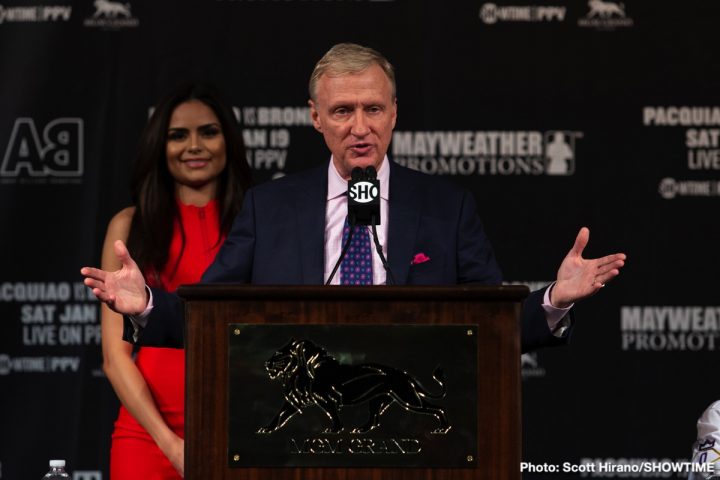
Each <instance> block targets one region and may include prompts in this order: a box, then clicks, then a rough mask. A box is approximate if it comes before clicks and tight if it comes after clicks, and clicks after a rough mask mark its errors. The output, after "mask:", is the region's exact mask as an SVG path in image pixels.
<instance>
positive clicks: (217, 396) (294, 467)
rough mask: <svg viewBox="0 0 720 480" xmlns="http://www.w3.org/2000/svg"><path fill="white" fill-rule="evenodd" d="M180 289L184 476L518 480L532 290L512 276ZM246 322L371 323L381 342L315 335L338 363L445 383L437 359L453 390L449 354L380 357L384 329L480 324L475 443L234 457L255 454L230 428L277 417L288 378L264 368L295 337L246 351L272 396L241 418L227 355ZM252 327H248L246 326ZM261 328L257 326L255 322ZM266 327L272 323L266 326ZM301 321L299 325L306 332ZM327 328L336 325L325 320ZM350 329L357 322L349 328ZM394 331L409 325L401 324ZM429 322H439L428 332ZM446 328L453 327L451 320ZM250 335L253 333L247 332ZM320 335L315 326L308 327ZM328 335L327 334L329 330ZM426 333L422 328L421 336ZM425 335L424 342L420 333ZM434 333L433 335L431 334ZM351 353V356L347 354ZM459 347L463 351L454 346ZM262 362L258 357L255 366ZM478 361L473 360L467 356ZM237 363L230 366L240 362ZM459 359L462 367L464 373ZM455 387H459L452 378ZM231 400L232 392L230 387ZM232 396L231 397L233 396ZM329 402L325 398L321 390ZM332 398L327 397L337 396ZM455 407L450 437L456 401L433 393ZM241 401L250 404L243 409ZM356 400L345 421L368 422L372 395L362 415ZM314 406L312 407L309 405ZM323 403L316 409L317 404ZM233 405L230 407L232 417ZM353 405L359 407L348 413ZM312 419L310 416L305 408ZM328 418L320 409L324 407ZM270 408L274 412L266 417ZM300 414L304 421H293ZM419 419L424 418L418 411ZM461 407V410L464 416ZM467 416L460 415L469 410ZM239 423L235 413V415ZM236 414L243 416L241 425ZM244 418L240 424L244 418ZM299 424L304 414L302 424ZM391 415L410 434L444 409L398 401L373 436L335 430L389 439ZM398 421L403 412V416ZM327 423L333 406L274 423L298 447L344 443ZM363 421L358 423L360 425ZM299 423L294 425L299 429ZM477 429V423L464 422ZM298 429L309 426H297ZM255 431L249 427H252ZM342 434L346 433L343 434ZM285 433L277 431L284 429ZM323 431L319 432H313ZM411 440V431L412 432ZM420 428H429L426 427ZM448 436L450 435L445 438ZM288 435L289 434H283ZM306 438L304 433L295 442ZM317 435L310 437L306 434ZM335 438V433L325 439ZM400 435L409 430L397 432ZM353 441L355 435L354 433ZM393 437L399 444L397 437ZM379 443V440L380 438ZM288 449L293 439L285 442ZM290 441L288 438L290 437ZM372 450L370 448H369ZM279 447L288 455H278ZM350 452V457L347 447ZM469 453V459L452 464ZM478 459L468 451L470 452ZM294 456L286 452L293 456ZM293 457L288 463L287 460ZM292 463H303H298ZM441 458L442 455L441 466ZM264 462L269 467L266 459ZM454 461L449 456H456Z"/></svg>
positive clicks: (432, 424)
mask: <svg viewBox="0 0 720 480" xmlns="http://www.w3.org/2000/svg"><path fill="white" fill-rule="evenodd" d="M179 293H180V296H181V297H182V298H183V299H184V300H185V315H186V323H185V327H186V328H185V338H186V366H187V368H186V400H185V401H186V408H185V412H186V413H185V414H186V421H185V431H186V434H185V476H186V478H189V479H191V480H192V479H207V478H213V479H216V478H217V479H230V480H259V479H263V480H285V479H288V480H289V479H299V478H302V479H303V480H367V479H369V478H382V479H383V480H469V479H483V480H486V479H488V480H501V479H502V480H507V479H510V480H519V479H520V470H519V466H520V445H521V440H522V439H521V431H520V336H519V322H518V318H519V313H520V309H521V302H522V299H523V298H524V297H525V296H526V295H527V288H525V287H517V286H507V287H476V286H472V287H379V286H375V287H340V286H338V287H304V286H301V287H296V286H292V287H282V286H280V287H258V286H236V285H197V286H191V287H181V289H180V290H179ZM234 324H241V325H240V326H239V327H235V328H239V329H240V334H239V335H238V337H242V335H243V333H242V332H243V329H248V328H250V327H251V325H267V326H285V327H287V328H290V327H292V328H294V327H305V328H309V329H313V328H317V329H318V330H317V332H321V331H322V328H321V326H334V327H340V326H346V327H347V328H350V329H352V328H354V327H355V326H369V327H373V328H375V329H376V330H375V332H377V333H375V334H373V336H374V338H368V339H367V340H368V342H370V341H371V342H370V343H377V344H378V345H377V348H376V349H375V350H371V349H370V348H369V347H368V345H369V343H367V342H365V340H363V339H362V338H361V337H358V338H356V337H357V335H356V334H353V335H347V334H346V337H345V338H347V339H348V342H349V343H346V344H341V343H337V342H339V341H340V336H338V338H337V339H336V338H335V336H333V335H332V334H329V333H328V334H327V335H325V334H322V335H320V334H318V335H319V336H316V337H312V338H310V340H312V341H317V344H318V345H319V347H321V348H323V349H324V350H325V351H326V352H327V353H328V354H330V355H331V356H333V357H335V359H336V360H337V361H338V362H339V363H340V364H346V365H358V364H361V363H377V364H382V365H385V366H389V367H393V368H396V369H397V370H400V371H406V372H407V373H408V374H409V375H411V376H412V377H413V378H418V379H419V380H420V382H421V383H422V384H423V385H424V386H426V387H427V389H428V390H432V391H433V392H434V393H436V392H437V390H434V389H435V388H439V387H438V385H437V382H436V381H435V380H433V378H432V374H433V372H434V371H435V367H436V365H437V364H438V363H442V364H443V365H442V367H443V368H444V375H445V381H446V382H447V383H446V385H447V388H448V392H450V388H451V383H452V384H453V385H454V380H453V382H451V376H452V375H454V373H453V369H454V368H455V367H449V366H447V365H449V364H446V362H449V361H450V360H447V359H445V358H443V359H442V360H441V361H440V359H438V360H437V361H436V360H434V359H432V358H430V357H428V354H427V353H426V354H424V355H422V356H420V355H419V354H418V353H417V351H415V353H412V354H410V355H408V356H407V357H406V358H405V359H404V360H402V362H400V358H401V357H403V356H402V355H398V357H393V358H389V357H383V356H380V352H383V351H385V350H387V348H385V349H384V348H381V347H380V345H381V342H382V338H383V337H385V336H387V335H390V336H392V335H398V334H395V333H392V330H393V329H395V328H398V327H399V326H401V327H415V326H418V325H424V326H445V325H447V326H457V327H458V328H459V329H463V328H465V329H467V326H468V325H471V328H472V329H474V332H476V335H474V336H475V338H476V340H475V342H476V344H475V345H476V346H475V355H476V357H475V362H474V364H475V366H476V367H475V368H476V369H477V370H476V372H477V373H476V379H477V380H476V383H475V386H476V394H475V399H476V404H477V410H476V412H477V413H476V420H475V424H474V433H475V437H476V442H475V445H476V446H475V452H476V454H475V455H473V454H472V453H466V451H465V450H466V448H465V445H471V444H472V440H468V443H467V444H464V443H460V442H458V443H457V444H453V445H458V448H459V449H460V450H461V451H458V452H452V455H451V454H450V453H448V455H447V456H446V457H443V458H440V457H438V458H435V459H434V460H433V462H437V463H434V465H436V466H412V465H410V464H406V465H400V466H384V465H380V464H374V465H373V466H358V465H357V464H353V463H352V461H348V463H343V464H342V465H337V464H334V465H333V466H302V465H301V463H302V462H305V461H306V460H305V458H309V457H316V456H317V455H310V454H303V453H298V454H295V455H296V457H293V454H292V453H287V451H285V453H284V454H283V453H282V451H281V450H278V451H277V452H276V453H277V461H278V464H279V463H280V462H285V463H283V465H284V466H278V464H272V465H274V466H269V465H271V464H270V463H267V464H266V463H265V460H263V461H259V462H258V463H256V464H253V465H251V464H249V463H248V464H246V465H244V466H232V465H237V464H240V463H242V462H243V461H248V462H250V461H251V460H249V459H245V458H244V457H245V455H246V453H245V452H247V450H242V448H244V447H242V444H240V446H238V445H235V444H233V445H232V447H233V448H236V449H237V450H236V451H233V448H231V441H230V438H231V431H232V430H231V429H234V428H241V429H244V430H245V432H246V433H247V432H248V431H250V430H252V429H255V428H256V427H257V429H256V430H255V431H258V430H259V429H260V428H267V427H268V426H270V425H271V423H270V422H271V421H272V419H273V418H274V415H277V413H278V412H280V410H281V409H282V406H283V405H284V402H285V400H286V398H285V395H284V393H283V387H282V382H278V381H277V380H272V379H271V378H270V377H269V375H268V371H267V369H266V368H265V362H266V361H267V360H268V359H270V358H271V357H272V356H273V355H274V354H275V353H276V352H278V351H279V350H281V349H282V348H283V347H285V346H286V345H287V344H288V343H289V341H290V339H289V338H285V337H283V336H278V337H277V339H276V340H274V341H272V342H270V341H268V342H266V343H265V344H262V345H264V346H263V348H262V349H258V351H256V352H254V353H253V354H252V355H248V359H247V361H250V359H252V362H253V363H254V367H253V368H255V369H256V370H255V373H254V374H253V375H254V376H255V377H256V378H255V379H254V381H256V382H257V383H256V384H255V385H257V387H256V388H264V389H267V391H266V394H267V395H268V398H270V399H271V404H270V405H267V404H266V401H265V400H263V401H262V402H261V403H263V405H262V408H260V407H258V409H257V410H254V411H253V413H252V414H251V415H250V416H247V417H245V418H244V419H243V417H242V413H241V411H238V414H237V415H240V416H237V415H236V414H235V413H231V412H233V406H232V405H231V403H230V399H231V395H232V394H231V390H230V385H231V381H229V379H230V375H231V373H230V371H231V367H230V363H231V361H233V362H237V361H239V362H242V361H243V360H242V357H243V355H238V356H237V360H231V355H230V354H229V352H230V346H231V341H230V337H231V336H234V333H233V332H232V331H231V325H234ZM243 325H245V326H243ZM258 331H260V330H258ZM268 331H270V330H268ZM303 331H310V330H303V329H301V328H300V329H298V330H296V331H295V333H297V334H298V338H295V340H298V339H301V337H300V336H301V334H302V333H303ZM327 331H328V332H331V331H332V329H330V330H327ZM347 331H350V330H347ZM397 331H402V329H399V330H397ZM427 331H428V332H431V331H432V330H427ZM448 331H449V330H448ZM248 333H250V332H248ZM313 334H315V332H313ZM323 335H325V336H323ZM429 337H430V335H428V334H426V338H429ZM424 341H425V340H424ZM395 342H396V343H397V346H398V351H401V349H402V348H404V346H405V345H404V344H403V343H402V342H401V340H399V339H397V338H396V340H395ZM431 343H432V342H431ZM363 350H366V351H367V352H368V353H366V354H367V355H371V356H368V357H365V358H362V359H360V358H354V357H348V356H347V355H356V354H357V352H361V351H363ZM346 354H347V355H346ZM459 354H460V355H467V354H466V353H461V352H459ZM258 362H261V366H259V365H258ZM468 363H472V362H468ZM232 368H235V367H234V366H233V367H232ZM459 370H460V369H459V368H458V371H459ZM453 388H454V387H453ZM233 398H235V397H233ZM233 401H234V400H233ZM326 401H328V400H327V397H326ZM330 401H332V396H331V400H330ZM433 401H437V402H438V404H440V405H442V406H444V407H445V408H448V412H446V413H447V420H448V422H449V423H450V424H451V426H452V428H451V429H450V430H449V433H448V434H446V435H451V434H452V433H453V429H454V428H455V427H456V426H457V425H458V424H457V423H453V422H456V421H457V419H458V417H456V416H455V415H456V414H455V413H452V415H450V411H451V410H452V409H453V407H452V405H450V406H448V405H446V404H443V403H442V402H443V401H444V399H440V400H433ZM243 408H245V407H243ZM353 408H355V407H351V406H349V407H345V406H343V407H342V416H341V422H342V424H343V427H344V428H349V429H350V430H352V429H353V428H360V427H362V426H363V425H364V424H365V423H366V422H367V420H368V412H369V405H367V404H365V405H364V406H361V407H360V408H359V410H358V411H357V412H355V413H353V412H352V409H353ZM305 410H307V411H305ZM317 410H320V411H317ZM234 415H235V416H234ZM353 415H355V416H353ZM306 416H307V417H308V418H311V417H312V416H314V418H313V419H311V420H307V422H308V423H307V424H304V423H303V422H305V417H306ZM323 416H325V417H323ZM268 417H270V419H268ZM298 417H303V422H299V421H298ZM423 417H424V418H423ZM461 417H462V414H461ZM463 421H464V420H463ZM231 422H234V423H231ZM238 422H239V423H238ZM243 422H244V423H243ZM298 422H299V423H298ZM388 422H390V424H393V423H394V424H397V425H398V427H397V432H399V431H400V430H401V429H404V428H406V425H407V424H413V423H414V424H416V425H415V426H416V427H417V428H418V430H417V431H416V432H415V433H413V435H418V436H420V437H421V433H420V432H422V435H427V437H428V438H431V436H432V435H442V434H432V433H430V434H428V433H427V430H428V429H430V430H431V431H432V429H435V428H438V426H439V424H438V421H437V418H433V417H432V415H421V414H411V413H409V412H407V411H403V409H402V408H400V407H398V405H397V404H393V405H390V406H388V407H387V411H386V412H385V413H383V414H382V416H381V425H380V426H379V427H377V428H375V429H373V430H372V431H371V432H370V433H367V434H360V433H357V434H351V433H349V432H347V431H345V433H344V434H343V433H341V434H333V435H334V436H335V437H338V438H340V437H341V438H346V439H351V440H350V441H352V438H354V437H353V436H352V435H356V436H357V437H358V438H360V437H363V438H370V439H372V440H373V442H374V441H375V439H382V438H385V439H387V438H390V439H393V438H394V439H396V440H397V437H394V436H393V435H395V433H391V435H389V436H387V437H385V434H386V433H387V431H388V430H387V429H388V428H389V426H388ZM403 422H406V423H405V424H403ZM328 425H332V422H331V421H330V420H329V419H327V415H326V414H325V413H324V412H322V410H321V409H319V408H318V407H309V408H306V409H304V411H303V413H302V414H297V415H294V416H292V418H290V419H289V420H288V421H287V422H286V423H285V425H284V426H283V427H282V429H280V430H279V432H282V435H286V434H287V433H293V435H297V436H296V437H295V438H296V442H295V444H296V445H297V448H296V450H297V451H300V452H303V451H306V450H311V449H314V448H316V447H317V449H318V450H320V449H328V450H329V449H331V448H338V447H339V448H345V447H346V446H347V444H345V445H339V442H338V441H337V440H336V441H335V442H334V443H333V442H332V438H334V437H332V435H331V434H329V433H328V434H326V433H325V432H324V430H325V429H326V428H327V427H328ZM358 425H359V426H360V427H358ZM300 428H302V429H304V430H303V432H298V431H295V430H293V429H300ZM469 428H471V427H469ZM300 433H302V434H303V435H305V436H301V435H300ZM255 435H256V434H255V433H252V434H251V435H250V436H251V437H252V436H255ZM343 435H344V436H343ZM272 437H273V435H272V434H268V433H259V434H257V437H254V438H257V439H258V440H257V441H256V443H258V445H259V444H262V442H263V441H266V439H268V438H272ZM278 438H280V437H279V436H278ZM317 438H320V439H323V440H322V441H318V440H316V441H315V445H316V447H315V446H313V445H312V441H313V439H317ZM410 438H411V439H412V438H415V437H410ZM422 438H425V437H422ZM446 438H450V437H446ZM286 439H287V438H286ZM297 439H300V440H301V442H298V441H297ZM307 439H310V440H309V442H308V443H306V442H305V440H307ZM325 440H328V441H325ZM400 440H402V438H400ZM355 444H357V441H356V442H355ZM362 445H363V446H362V447H359V448H366V449H367V448H370V447H369V446H368V445H369V443H363V444H362ZM398 445H399V446H400V447H398ZM398 445H396V444H394V443H392V441H390V442H387V441H386V442H385V443H384V444H383V443H382V442H378V447H377V448H378V449H379V450H383V449H393V448H395V449H397V448H403V449H404V450H405V451H406V452H409V451H412V442H406V443H402V442H398ZM373 446H375V443H373ZM290 447H294V446H293V445H292V444H290ZM285 448H287V444H285ZM373 448H375V447H373ZM283 455H284V458H283ZM351 456H354V455H351ZM463 457H464V458H465V462H466V465H465V466H463V467H460V466H455V465H459V464H460V463H461V460H462V459H463ZM470 457H472V458H470ZM288 458H290V460H288ZM288 461H289V462H290V465H289V466H288V464H287V462H288ZM292 462H297V463H295V464H293V463H292ZM442 462H447V463H445V464H444V465H443V463H442ZM261 464H262V465H261ZM451 465H452V466H451Z"/></svg>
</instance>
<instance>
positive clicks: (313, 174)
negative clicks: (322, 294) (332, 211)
mask: <svg viewBox="0 0 720 480" xmlns="http://www.w3.org/2000/svg"><path fill="white" fill-rule="evenodd" d="M327 168H328V167H327V164H325V165H324V166H323V167H320V168H317V169H313V170H311V171H310V172H308V175H307V176H306V177H304V178H302V179H299V181H298V183H297V187H298V194H297V196H296V198H297V202H296V203H295V218H296V221H297V229H296V230H297V232H298V238H297V245H298V247H299V249H298V255H300V258H301V259H302V279H301V283H302V284H303V285H322V284H323V274H324V265H325V257H324V250H325V248H324V245H325V205H326V198H327Z"/></svg>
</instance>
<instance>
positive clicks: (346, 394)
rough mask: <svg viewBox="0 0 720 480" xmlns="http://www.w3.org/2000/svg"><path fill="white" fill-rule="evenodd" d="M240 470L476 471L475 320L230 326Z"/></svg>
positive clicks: (232, 456)
mask: <svg viewBox="0 0 720 480" xmlns="http://www.w3.org/2000/svg"><path fill="white" fill-rule="evenodd" d="M228 335H229V348H230V351H229V355H228V358H229V369H228V371H229V378H228V386H229V388H228V392H229V398H228V409H229V412H228V413H229V415H228V418H229V421H230V424H229V425H228V431H229V438H228V462H229V465H230V466H231V467H250V466H252V467H283V466H287V467H299V466H306V467H311V466H315V467H342V466H346V467H436V468H438V467H444V468H447V467H465V468H467V467H473V468H474V467H475V466H476V465H475V464H476V458H477V434H478V431H477V430H478V423H477V405H478V403H477V402H478V398H477V329H476V326H475V325H298V324H292V325H285V324H232V325H230V326H229V330H228Z"/></svg>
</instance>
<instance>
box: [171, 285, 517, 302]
mask: <svg viewBox="0 0 720 480" xmlns="http://www.w3.org/2000/svg"><path fill="white" fill-rule="evenodd" d="M529 292H530V290H529V289H528V287H527V286H525V285H499V286H489V285H439V286H411V285H403V286H379V285H372V286H363V287H358V286H352V287H350V286H339V285H329V286H319V285H313V286H308V285H272V286H269V285H247V284H233V283H202V284H194V285H182V286H180V288H178V290H177V293H178V295H179V296H180V297H181V298H183V299H185V300H219V299H226V300H229V299H237V300H241V299H253V300H259V299H274V300H278V299H297V300H302V299H305V300H321V299H325V298H327V299H341V298H342V299H356V300H357V299H367V300H391V299H396V300H412V299H423V300H484V301H510V302H512V301H522V300H523V299H524V298H525V297H527V295H528V293H529Z"/></svg>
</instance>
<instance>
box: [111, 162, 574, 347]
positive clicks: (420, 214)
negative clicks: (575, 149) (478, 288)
mask: <svg viewBox="0 0 720 480" xmlns="http://www.w3.org/2000/svg"><path fill="white" fill-rule="evenodd" d="M327 172H328V166H327V164H324V165H323V166H321V167H318V168H314V169H312V170H308V171H305V172H302V173H299V174H294V175H289V176H287V177H284V178H281V179H278V180H274V181H271V182H268V183H265V184H262V185H259V186H257V187H255V188H253V189H251V190H249V191H248V192H247V194H246V196H245V200H244V204H243V208H242V211H241V212H240V214H239V215H238V217H237V218H236V220H235V222H234V224H233V227H232V229H231V231H230V233H229V234H228V237H227V239H226V240H225V243H224V244H223V246H222V247H221V249H220V251H219V252H218V254H217V256H216V258H215V261H214V262H213V263H212V265H210V267H209V268H208V269H207V271H206V272H205V274H204V275H203V277H202V280H201V282H203V283H212V282H233V283H252V284H256V285H322V284H323V283H324V278H323V275H324V245H325V205H326V198H327ZM389 192H390V200H389V212H388V215H389V217H390V218H389V219H387V221H388V222H389V228H388V240H387V245H388V250H387V261H388V264H389V266H390V269H391V270H392V272H393V274H394V277H395V280H396V282H397V284H398V285H454V284H463V283H472V284H488V285H498V284H500V283H501V282H502V275H501V273H500V268H499V267H498V265H497V262H496V261H495V256H494V254H493V249H492V246H491V245H490V242H489V240H488V238H487V236H486V235H485V232H484V230H483V226H482V223H481V222H480V218H479V217H478V214H477V210H476V206H475V201H474V199H473V198H472V196H471V195H470V193H469V192H467V191H466V190H464V189H461V188H459V187H458V186H456V185H454V184H452V183H451V182H449V181H447V180H445V179H442V178H439V177H432V176H429V175H425V174H422V173H419V172H416V171H414V170H410V169H407V168H405V167H402V166H400V165H397V164H395V163H393V162H391V163H390V190H389ZM418 253H424V254H425V255H426V256H427V257H429V258H430V260H429V261H427V262H424V263H421V264H416V265H411V261H412V259H413V257H414V256H415V255H416V254H418ZM338 254H339V253H338ZM543 294H544V289H542V290H538V291H536V292H532V293H531V294H530V295H529V296H528V298H526V300H525V302H524V305H523V311H522V315H521V332H522V339H521V344H522V350H523V351H528V350H532V349H535V348H538V347H541V346H549V345H554V344H559V343H564V342H565V341H567V335H565V336H564V337H563V338H556V337H554V336H553V335H552V333H551V332H550V330H549V328H548V326H547V320H546V317H545V312H544V310H543V309H542V307H541V304H542V298H543ZM153 302H154V305H155V307H154V308H153V310H152V313H151V315H150V318H149V319H148V325H147V327H146V328H145V329H143V330H142V332H141V334H140V336H139V339H138V341H137V342H136V343H138V344H139V345H159V346H173V347H182V345H183V310H182V304H181V301H180V299H179V298H178V297H177V296H176V295H174V294H168V293H166V292H163V291H161V290H157V289H153ZM131 333H132V327H131V325H130V324H129V321H128V320H126V328H125V339H126V340H129V339H131V338H132V335H131Z"/></svg>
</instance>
